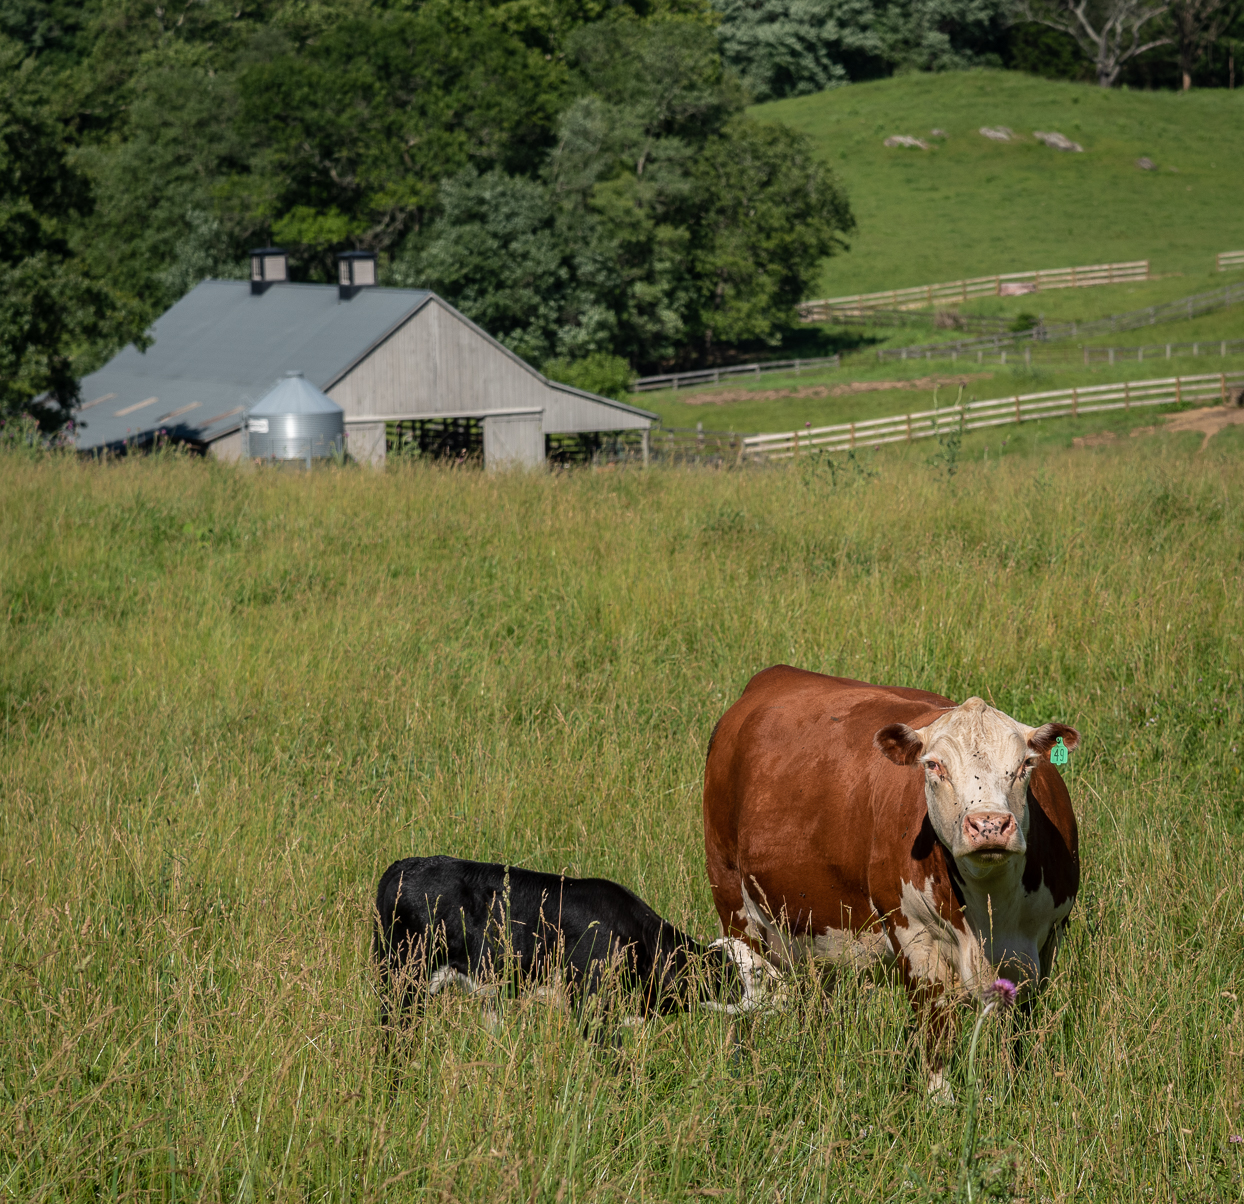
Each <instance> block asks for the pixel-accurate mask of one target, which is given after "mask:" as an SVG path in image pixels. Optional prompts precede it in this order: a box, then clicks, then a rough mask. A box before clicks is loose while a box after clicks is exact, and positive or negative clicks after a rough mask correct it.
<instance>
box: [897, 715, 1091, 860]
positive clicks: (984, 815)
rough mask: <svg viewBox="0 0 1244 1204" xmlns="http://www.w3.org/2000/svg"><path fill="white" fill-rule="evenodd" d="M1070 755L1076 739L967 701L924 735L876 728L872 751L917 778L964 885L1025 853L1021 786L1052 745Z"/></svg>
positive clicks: (1053, 726) (1067, 731) (1060, 729)
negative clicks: (914, 771) (917, 773)
mask: <svg viewBox="0 0 1244 1204" xmlns="http://www.w3.org/2000/svg"><path fill="white" fill-rule="evenodd" d="M1060 736H1061V737H1062V738H1063V742H1064V744H1065V745H1066V747H1067V748H1069V749H1071V748H1074V747H1075V746H1076V744H1077V743H1078V742H1079V734H1078V733H1077V732H1076V731H1075V730H1074V729H1073V728H1070V727H1066V726H1064V725H1063V724H1061V723H1047V724H1045V725H1044V726H1043V727H1039V728H1032V727H1027V726H1026V725H1024V724H1022V723H1019V722H1018V721H1016V720H1014V719H1012V718H1011V717H1010V716H1009V715H1005V714H1003V713H1002V712H1001V711H999V710H996V709H995V708H994V707H991V706H989V705H988V704H987V703H985V702H984V700H983V699H980V698H969V699H968V700H967V701H966V702H964V703H962V704H961V705H960V706H957V707H953V708H952V709H950V710H948V711H945V712H944V713H943V714H941V715H939V716H938V717H937V719H935V720H934V721H933V722H932V723H930V724H929V725H928V726H927V727H923V728H920V729H918V730H917V729H914V728H910V727H908V726H907V725H906V724H905V723H892V724H890V725H889V726H888V727H883V728H882V729H881V730H880V731H879V732H878V733H877V734H876V736H875V737H874V740H873V742H874V744H875V745H876V746H877V748H878V749H880V751H881V752H882V753H884V754H885V756H886V757H888V758H889V759H890V760H891V761H893V762H894V763H895V764H896V765H916V764H918V765H919V766H920V767H921V769H922V770H923V771H924V797H925V801H926V803H927V804H928V809H929V822H930V823H931V824H932V825H933V831H934V832H936V834H937V837H938V839H939V840H940V841H941V842H942V844H944V845H945V846H946V848H948V849H949V850H950V852H951V855H952V856H953V857H954V859H955V861H956V863H957V864H958V866H959V868H960V869H961V870H962V871H963V872H964V874H965V875H966V876H967V877H969V878H989V877H992V876H994V875H995V874H997V873H998V872H999V871H1000V870H1001V869H1003V868H1004V867H1006V866H1007V865H1009V864H1012V863H1014V862H1016V861H1018V860H1020V859H1022V857H1023V855H1024V853H1026V852H1027V848H1028V844H1027V835H1028V821H1029V817H1028V803H1027V799H1028V779H1029V777H1030V776H1031V775H1032V771H1033V769H1034V768H1036V765H1037V762H1038V761H1039V760H1040V759H1041V756H1042V755H1043V754H1044V753H1046V752H1048V751H1049V750H1050V749H1051V748H1053V747H1054V744H1055V743H1056V741H1057V740H1058V738H1059V737H1060Z"/></svg>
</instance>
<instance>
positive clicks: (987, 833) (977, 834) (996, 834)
mask: <svg viewBox="0 0 1244 1204" xmlns="http://www.w3.org/2000/svg"><path fill="white" fill-rule="evenodd" d="M963 835H964V838H965V839H966V840H967V842H968V844H969V845H971V846H972V848H974V849H979V848H987V847H988V846H990V845H999V844H1001V845H1004V844H1007V843H1008V842H1009V841H1010V839H1011V837H1012V836H1014V835H1015V816H1013V815H1012V814H1010V812H1002V811H978V812H977V813H976V814H975V815H965V816H964V817H963Z"/></svg>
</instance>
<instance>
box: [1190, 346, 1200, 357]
mask: <svg viewBox="0 0 1244 1204" xmlns="http://www.w3.org/2000/svg"><path fill="white" fill-rule="evenodd" d="M1198 346H1199V344H1197V343H1193V344H1192V354H1193V355H1199V354H1200V352H1199V351H1198V350H1197V347H1198Z"/></svg>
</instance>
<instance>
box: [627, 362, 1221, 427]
mask: <svg viewBox="0 0 1244 1204" xmlns="http://www.w3.org/2000/svg"><path fill="white" fill-rule="evenodd" d="M1121 345H1122V344H1120V346H1121ZM1057 346H1058V345H1057V344H1053V345H1052V347H1054V348H1057ZM1208 349H1211V350H1214V351H1215V352H1216V351H1217V350H1218V346H1217V345H1213V346H1211V347H1210V348H1208ZM1072 354H1074V353H1072ZM1034 355H1035V356H1036V357H1037V358H1035V359H1034V361H1033V363H1032V365H1031V366H1026V365H1025V364H1024V363H1023V360H1022V356H1023V349H1022V348H1020V350H1019V352H1018V354H1017V356H1016V360H1017V362H1015V363H1008V364H1005V365H1002V364H998V363H993V364H982V365H977V364H976V363H974V362H971V361H968V362H964V361H962V360H960V361H959V362H957V363H951V362H950V361H949V360H928V361H926V360H915V361H912V360H908V361H906V362H904V361H902V360H898V361H894V360H891V361H889V362H887V363H884V364H878V363H877V362H876V360H875V359H874V360H873V361H872V362H871V363H868V362H867V360H863V362H861V361H853V362H851V363H849V364H845V365H844V367H843V368H842V369H840V370H838V371H837V372H834V371H826V372H818V373H815V374H813V373H806V374H803V375H801V376H795V375H794V374H793V373H791V374H789V375H788V374H786V373H778V372H775V373H773V374H772V375H771V376H761V377H758V378H755V377H754V378H743V379H741V380H740V379H736V380H735V381H731V382H729V383H726V382H723V383H721V384H719V385H705V386H703V387H702V388H697V389H680V390H678V391H677V392H674V391H672V390H670V391H664V392H660V393H641V394H638V395H637V401H638V404H639V405H642V406H643V407H644V408H645V409H647V410H651V411H652V412H653V413H655V414H659V415H660V416H661V421H662V423H663V424H664V425H665V426H667V427H681V428H687V427H694V426H695V425H696V424H697V423H703V424H704V428H705V429H706V430H713V431H735V432H739V433H743V434H753V433H760V432H773V431H785V430H794V429H795V428H797V427H798V428H802V427H803V426H804V425H805V424H807V423H810V424H811V425H812V426H814V427H815V426H831V425H833V424H834V423H838V422H859V421H863V420H865V419H869V418H883V417H888V416H890V415H893V414H909V413H915V412H918V411H922V410H931V409H933V407H934V402H935V400H936V403H937V404H938V405H939V406H953V405H954V404H955V403H956V401H957V400H958V398H959V396H960V388H961V387H962V397H963V400H964V401H965V402H970V401H986V400H989V399H991V398H995V397H1014V396H1015V394H1017V393H1040V392H1045V391H1046V390H1053V389H1070V388H1072V387H1073V386H1078V387H1081V388H1083V387H1087V386H1091V385H1105V384H1112V383H1114V382H1116V381H1120V382H1121V381H1125V380H1126V381H1135V380H1164V379H1167V378H1168V377H1173V376H1177V375H1189V376H1191V375H1202V374H1207V373H1218V372H1226V373H1228V374H1230V373H1233V372H1234V373H1239V372H1244V355H1228V356H1225V357H1220V356H1219V355H1217V354H1214V355H1198V356H1195V357H1194V356H1192V355H1190V354H1182V355H1172V357H1171V358H1170V359H1169V360H1167V359H1145V360H1142V361H1141V362H1140V363H1137V362H1136V360H1135V359H1131V360H1128V359H1125V358H1123V356H1122V355H1120V357H1119V358H1118V359H1117V360H1116V362H1115V363H1114V364H1109V363H1093V364H1089V365H1087V366H1086V365H1084V364H1083V363H1082V362H1079V361H1078V360H1076V359H1073V360H1072V361H1071V362H1066V361H1062V360H1057V361H1053V362H1042V361H1041V359H1040V356H1039V352H1036V353H1034ZM1008 358H1010V356H1008ZM861 359H862V357H861ZM857 365H858V366H857ZM934 379H935V380H936V382H938V383H936V384H935V385H932V384H930V385H922V386H921V387H901V388H900V387H895V388H893V389H883V390H878V391H877V392H869V393H848V394H846V395H842V396H833V395H832V392H831V391H832V390H833V389H834V388H835V387H838V388H843V387H845V386H847V385H848V384H850V382H852V381H866V382H877V383H888V382H895V383H896V384H898V383H899V382H902V383H906V382H913V383H917V382H921V381H929V380H934ZM934 388H936V393H937V396H936V399H935V397H934ZM818 391H819V392H820V393H821V394H823V395H818ZM769 394H777V396H768V395H769ZM714 399H716V400H714ZM1207 404H1209V403H1207ZM1173 408H1174V407H1165V408H1164V407H1157V406H1155V407H1149V408H1143V409H1139V410H1137V411H1135V412H1133V413H1124V412H1119V413H1118V414H1108V415H1104V416H1103V417H1105V418H1106V420H1107V421H1110V422H1117V423H1122V424H1124V425H1127V424H1128V423H1131V422H1135V421H1145V422H1152V421H1154V420H1155V419H1154V417H1153V415H1155V414H1157V413H1161V412H1164V411H1166V410H1170V409H1173ZM1138 415H1139V416H1140V417H1139V418H1138ZM1024 425H1030V424H1028V423H1025V424H1024ZM1072 429H1075V428H1074V424H1073V427H1072Z"/></svg>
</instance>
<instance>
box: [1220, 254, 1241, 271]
mask: <svg viewBox="0 0 1244 1204" xmlns="http://www.w3.org/2000/svg"><path fill="white" fill-rule="evenodd" d="M1217 261H1218V270H1219V271H1220V272H1225V271H1226V270H1227V269H1228V268H1244V251H1219V252H1218V256H1217Z"/></svg>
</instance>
